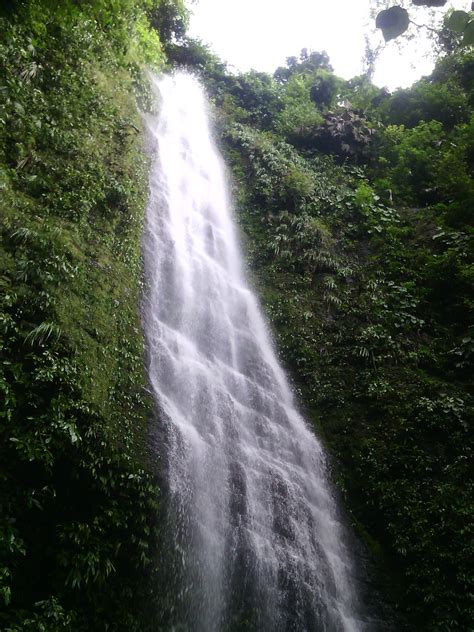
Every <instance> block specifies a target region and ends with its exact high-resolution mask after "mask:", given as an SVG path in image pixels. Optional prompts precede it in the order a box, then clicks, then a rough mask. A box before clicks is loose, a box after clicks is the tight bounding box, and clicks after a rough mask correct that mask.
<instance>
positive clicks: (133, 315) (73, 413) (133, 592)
mask: <svg viewBox="0 0 474 632" xmlns="http://www.w3.org/2000/svg"><path fill="white" fill-rule="evenodd" d="M169 4H170V3H169ZM122 5H123V6H122ZM81 6H82V5H81ZM5 11H6V10H5ZM0 31H1V37H0V40H1V42H2V44H1V45H0V67H1V70H0V74H1V77H2V88H1V101H0V119H1V128H0V188H1V218H2V226H1V230H2V246H1V250H0V257H1V268H2V270H1V289H2V292H1V312H0V313H1V324H2V346H1V377H0V390H1V392H2V395H1V397H0V399H1V400H2V404H1V413H0V415H1V417H0V419H1V421H0V436H1V439H0V453H1V454H0V461H1V463H2V468H1V474H0V503H1V507H2V509H1V527H0V534H1V541H0V598H1V602H2V603H1V610H0V627H1V628H2V629H9V630H17V629H18V630H19V629H22V630H23V629H32V630H33V629H34V630H39V629H45V630H59V629H73V630H82V629H84V630H92V629H94V630H99V629H126V630H140V631H142V630H145V629H147V625H148V614H149V612H150V610H151V607H150V595H149V592H148V577H149V574H150V572H151V570H150V569H151V560H152V557H153V553H152V549H153V547H154V542H155V539H156V538H155V533H156V529H154V526H155V521H156V513H157V505H156V503H157V500H158V489H157V487H156V481H155V479H154V476H153V475H152V473H151V471H150V468H149V466H148V464H147V455H146V444H147V421H148V416H149V414H150V409H151V406H150V401H149V399H148V396H147V395H146V388H145V384H146V382H145V376H144V365H143V339H142V333H141V327H140V317H139V298H140V288H141V264H140V237H141V230H142V219H143V214H144V208H145V204H146V197H147V188H148V186H147V176H148V173H147V171H148V168H147V167H148V165H147V161H146V159H145V154H144V151H143V147H142V144H143V134H142V129H141V120H140V116H139V113H138V108H137V98H138V99H139V100H140V102H141V103H142V104H143V103H144V101H146V96H147V95H146V80H145V79H144V75H143V68H144V62H145V61H146V62H148V63H150V62H154V64H155V67H157V66H159V65H160V64H163V59H164V58H163V55H162V53H161V48H160V40H159V38H158V35H157V34H156V32H155V31H152V30H151V28H150V26H149V23H148V22H147V18H146V14H145V11H144V9H143V8H142V7H141V6H140V5H139V3H127V2H123V3H121V6H117V7H115V8H111V6H110V4H109V3H105V2H104V3H93V5H90V6H84V7H83V11H81V10H80V9H79V8H78V7H76V6H75V5H73V4H69V3H64V4H63V5H61V7H59V8H58V7H56V6H53V4H52V3H48V2H27V3H19V4H18V6H15V7H12V8H11V9H10V11H9V12H8V14H6V15H4V16H3V19H2V20H0Z"/></svg>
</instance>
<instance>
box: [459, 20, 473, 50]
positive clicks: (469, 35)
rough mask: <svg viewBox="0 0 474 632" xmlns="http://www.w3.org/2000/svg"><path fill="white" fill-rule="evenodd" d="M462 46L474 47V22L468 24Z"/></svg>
mask: <svg viewBox="0 0 474 632" xmlns="http://www.w3.org/2000/svg"><path fill="white" fill-rule="evenodd" d="M461 44H462V46H472V45H473V44H474V20H471V21H470V22H468V23H467V24H466V28H465V29H464V37H463V38H462V42H461Z"/></svg>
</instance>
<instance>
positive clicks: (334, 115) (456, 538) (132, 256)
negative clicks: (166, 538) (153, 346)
mask: <svg viewBox="0 0 474 632" xmlns="http://www.w3.org/2000/svg"><path fill="white" fill-rule="evenodd" d="M453 16H454V14H452V15H451V17H450V16H448V17H447V22H446V25H445V27H444V30H445V31H446V29H447V31H449V33H448V35H449V37H448V36H446V37H445V38H444V40H443V41H444V56H443V57H442V58H440V59H439V61H438V64H437V67H436V69H435V71H434V72H433V74H432V76H431V77H428V78H426V79H423V80H421V81H419V82H418V83H417V84H415V85H414V86H413V87H412V88H411V89H409V90H401V91H398V92H396V93H394V94H393V95H390V94H388V93H387V92H386V91H384V90H380V89H378V88H376V87H375V86H373V85H371V84H370V82H369V81H368V79H367V78H366V77H356V78H354V79H353V80H351V81H343V80H342V79H340V78H339V77H336V76H335V75H334V74H333V72H332V68H331V66H330V63H329V59H328V57H327V55H326V54H325V53H316V52H308V51H305V50H304V51H302V53H301V55H300V57H293V58H289V60H288V63H287V65H286V66H285V67H282V68H278V69H277V70H276V72H275V75H274V76H273V77H272V76H269V75H266V74H265V73H259V72H254V71H252V72H248V73H245V74H241V75H233V74H230V73H228V72H227V71H226V67H225V65H224V64H223V63H222V62H221V61H220V60H219V59H218V58H217V57H216V56H215V55H213V54H212V53H210V52H209V50H208V49H207V48H206V46H205V45H204V44H202V42H199V41H195V40H190V39H188V38H187V37H186V34H185V29H186V21H187V15H186V10H185V8H184V4H183V3H182V2H181V1H180V0H94V1H93V0H89V1H84V2H72V1H71V2H68V1H66V0H64V1H63V2H59V1H54V0H36V1H34V0H30V1H28V0H25V1H18V2H13V3H9V5H8V7H4V8H2V9H0V36H1V37H0V42H1V43H0V191H1V200H0V205H1V206H0V213H1V220H2V224H1V234H2V243H1V246H0V257H1V262H2V269H1V276H0V285H1V299H0V300H1V304H0V305H1V310H0V323H1V333H2V338H1V346H0V364H1V371H2V372H1V373H0V392H1V399H0V401H1V407H0V460H1V463H2V468H1V471H0V505H1V515H0V521H1V522H0V628H2V629H5V630H7V631H10V632H13V631H15V632H16V631H19V630H35V631H36V630H45V631H48V632H50V631H52V632H55V631H57V630H72V631H79V632H80V631H84V632H85V631H86V630H87V631H88V630H124V631H125V630H126V631H127V632H128V631H133V630H136V631H137V632H138V631H140V632H143V631H146V630H156V629H159V626H160V625H163V622H162V621H159V619H158V615H157V613H158V611H159V608H158V602H159V601H160V599H164V600H167V603H166V608H167V609H168V610H171V609H172V597H173V595H172V588H170V586H171V587H172V586H174V585H173V584H172V581H171V580H172V578H170V579H169V581H168V579H167V578H164V577H163V574H162V573H160V568H159V567H158V565H159V562H157V560H159V559H160V552H159V550H158V549H159V543H158V536H159V531H160V527H161V524H160V517H159V516H160V513H159V502H158V501H159V490H158V487H157V473H156V472H155V471H154V469H153V466H152V464H151V463H150V461H149V460H148V457H147V450H148V447H147V445H148V444H147V419H148V417H149V415H150V414H151V402H150V401H149V398H148V396H147V394H146V392H147V390H146V381H145V377H144V370H143V339H142V334H141V329H140V321H139V314H138V306H139V294H140V288H141V266H140V234H141V227H142V220H143V212H144V206H145V201H146V191H147V185H146V172H147V161H146V159H145V156H144V152H143V147H142V134H141V129H142V126H141V120H140V117H139V115H138V110H137V101H138V102H139V103H140V104H141V106H142V107H146V104H147V103H149V92H148V88H147V80H146V76H145V73H144V66H145V64H146V65H148V66H150V65H151V66H154V67H155V68H157V69H160V68H163V67H165V64H167V63H172V64H173V65H175V66H178V65H179V66H181V65H184V66H188V67H191V68H193V69H194V70H195V71H197V72H198V73H199V74H201V76H202V77H203V79H204V81H205V82H206V85H207V87H208V91H209V94H210V96H211V98H212V100H213V102H214V105H215V114H216V121H217V126H218V131H219V134H220V139H221V143H222V146H223V148H224V150H225V152H226V155H227V159H228V163H229V165H230V166H231V169H232V175H233V183H234V189H235V193H236V196H237V211H238V220H239V222H240V223H241V226H242V229H243V232H244V233H245V236H246V251H247V255H248V261H249V265H250V266H251V269H252V271H253V274H254V278H255V283H256V285H257V286H258V289H259V291H260V294H261V297H262V301H263V303H264V306H265V308H266V310H267V313H268V315H269V318H270V319H271V322H272V323H273V326H274V332H275V337H276V340H277V343H278V348H279V351H280V354H281V357H282V360H283V361H284V363H285V364H286V366H287V367H288V369H289V370H290V373H291V375H292V377H293V379H294V381H295V387H296V389H297V391H298V393H299V395H300V399H301V402H302V405H303V406H304V408H305V409H306V411H307V414H308V417H309V418H310V419H312V421H313V422H314V424H315V426H316V427H317V429H318V432H319V434H320V435H321V436H322V437H323V438H324V440H325V442H326V443H327V445H328V448H329V450H330V452H331V453H332V455H333V457H334V458H333V463H334V467H333V470H334V478H335V480H336V481H337V483H338V485H339V487H340V489H341V491H342V494H343V496H344V498H345V500H346V503H347V507H348V508H349V509H350V511H351V516H352V519H353V522H354V524H355V526H356V528H357V530H358V532H359V533H360V535H361V537H362V538H363V539H364V540H365V541H366V543H367V545H368V546H369V547H370V548H371V550H372V551H373V555H374V557H375V558H376V559H377V561H378V566H379V569H380V577H381V580H380V581H381V583H382V584H383V585H384V586H385V592H386V594H387V596H388V597H390V598H391V599H392V601H393V602H394V604H395V607H396V610H397V612H399V613H400V623H399V624H398V629H413V630H444V631H448V630H467V629H469V626H470V625H471V624H472V620H474V612H473V598H472V595H473V592H474V589H473V586H472V582H473V574H472V564H471V563H470V560H471V559H472V542H473V537H472V535H473V534H472V517H473V506H472V502H473V500H472V499H473V495H472V491H473V490H472V479H470V477H469V472H470V470H469V467H470V464H471V463H472V457H473V445H472V432H470V429H469V425H468V424H469V419H470V418H472V397H471V395H470V394H469V389H468V386H469V384H470V383H471V381H472V358H473V354H474V343H473V339H474V338H473V332H472V328H470V327H472V295H471V291H472V290H471V288H472V280H473V272H472V271H473V267H472V220H471V217H470V212H471V209H472V207H473V205H474V185H473V181H472V174H473V159H474V118H473V109H472V108H473V104H474V81H473V77H474V73H473V69H474V54H473V53H472V50H470V49H469V48H468V47H466V46H464V45H463V39H462V38H464V37H465V34H463V33H464V31H465V28H466V27H467V26H468V24H470V23H471V22H470V20H471V17H470V15H468V18H467V19H466V21H465V22H463V23H462V25H461V18H463V16H459V15H458V16H455V17H453ZM463 19H464V18H463ZM461 26H463V29H464V31H463V33H461V31H460V30H459V29H460V28H461ZM456 28H457V29H458V30H456ZM453 33H454V35H453ZM445 35H446V34H445ZM464 43H465V42H464ZM166 554H167V552H166V551H165V552H164V554H163V556H162V557H163V558H164V557H166ZM171 554H172V553H171ZM160 590H163V592H164V594H165V597H161V596H160V594H158V593H159V591H160ZM168 602H171V605H170V603H168Z"/></svg>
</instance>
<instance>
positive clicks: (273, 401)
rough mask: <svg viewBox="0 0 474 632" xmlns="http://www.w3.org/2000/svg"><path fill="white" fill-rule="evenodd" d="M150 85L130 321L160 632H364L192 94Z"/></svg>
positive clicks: (315, 464) (344, 556) (311, 440)
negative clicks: (140, 352)
mask: <svg viewBox="0 0 474 632" xmlns="http://www.w3.org/2000/svg"><path fill="white" fill-rule="evenodd" d="M154 89H155V91H156V98H157V101H158V104H159V105H158V110H159V115H157V116H149V117H148V128H149V137H150V143H151V145H152V149H153V152H154V160H153V165H152V169H151V175H150V199H149V206H148V212H147V225H146V231H145V235H144V240H143V241H144V258H145V268H146V275H147V291H146V295H145V298H144V323H145V333H146V338H147V347H148V356H149V366H148V370H149V378H150V382H151V385H152V388H153V391H154V395H155V398H156V401H157V405H158V407H159V410H160V415H159V418H160V420H159V424H160V429H161V434H162V441H161V444H162V447H161V451H162V455H161V456H162V460H163V468H164V472H165V475H166V482H167V491H168V502H169V512H168V514H169V519H170V526H169V529H170V530H171V533H170V536H171V537H170V540H169V546H170V547H171V549H172V551H171V553H172V555H171V557H172V559H173V560H174V562H173V564H174V569H168V572H169V573H170V574H173V573H175V574H176V575H177V576H178V575H179V577H180V580H179V588H178V590H177V591H176V596H175V601H176V603H175V604H174V605H173V606H172V607H171V610H172V611H173V613H174V614H173V616H174V624H173V626H174V627H173V629H176V630H189V631H193V632H194V631H196V632H213V631H216V632H217V631H228V630H249V631H250V630H259V631H260V630H262V631H265V630H268V631H280V630H281V631H289V630H294V631H295V632H296V631H298V632H303V631H305V630H308V631H313V630H314V631H316V630H317V631H323V630H327V631H336V630H345V631H355V630H363V629H365V627H364V625H363V624H362V623H361V621H360V620H359V619H358V616H357V614H356V612H357V598H356V595H355V592H356V591H355V589H354V579H353V569H352V563H351V559H350V554H349V552H348V550H347V546H346V545H345V544H344V542H345V537H344V530H343V527H342V526H341V523H340V520H339V518H338V510H337V507H336V503H335V500H334V496H333V495H332V493H331V491H330V486H329V484H328V482H327V468H326V463H325V455H324V453H323V450H322V447H321V444H320V442H319V441H318V439H317V438H316V437H315V435H314V434H313V432H312V431H311V430H310V429H309V427H308V425H307V424H306V422H305V421H304V420H303V418H302V417H301V415H300V413H299V412H298V410H297V407H296V404H295V401H294V396H293V394H292V391H291V388H290V386H289V383H288V380H287V378H286V376H285V373H284V371H283V370H282V368H281V366H280V365H279V363H278V360H277V357H276V354H275V350H274V347H273V344H272V341H271V338H270V335H269V332H268V329H267V326H266V324H265V321H264V318H263V315H262V312H261V309H260V307H259V305H258V301H257V299H256V297H255V295H254V293H253V291H252V289H251V288H250V287H249V284H248V281H247V280H246V274H245V270H244V266H243V261H242V255H241V253H240V248H239V244H238V239H237V237H236V230H235V227H234V220H233V217H232V205H231V203H230V200H229V191H228V186H227V182H226V174H225V168H224V165H223V162H222V158H221V156H220V155H219V152H218V150H217V148H216V146H215V144H214V142H213V139H212V133H211V129H210V122H209V116H208V112H207V104H206V98H205V95H204V93H203V90H202V88H201V87H200V85H199V83H198V82H197V81H196V80H195V79H194V78H192V77H190V76H188V75H186V74H180V73H178V74H176V75H173V76H168V77H165V78H163V79H159V80H158V79H157V80H155V82H154ZM157 423H158V422H157ZM170 581H171V580H170Z"/></svg>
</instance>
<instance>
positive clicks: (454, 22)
mask: <svg viewBox="0 0 474 632" xmlns="http://www.w3.org/2000/svg"><path fill="white" fill-rule="evenodd" d="M468 21H469V13H466V11H453V12H452V13H451V15H450V16H449V18H448V19H447V20H446V26H447V27H448V29H450V30H451V31H455V32H456V33H462V32H463V31H464V29H465V28H466V25H467V23H468Z"/></svg>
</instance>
